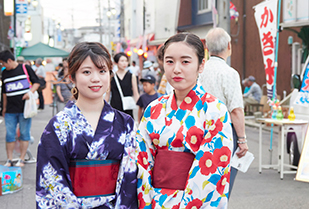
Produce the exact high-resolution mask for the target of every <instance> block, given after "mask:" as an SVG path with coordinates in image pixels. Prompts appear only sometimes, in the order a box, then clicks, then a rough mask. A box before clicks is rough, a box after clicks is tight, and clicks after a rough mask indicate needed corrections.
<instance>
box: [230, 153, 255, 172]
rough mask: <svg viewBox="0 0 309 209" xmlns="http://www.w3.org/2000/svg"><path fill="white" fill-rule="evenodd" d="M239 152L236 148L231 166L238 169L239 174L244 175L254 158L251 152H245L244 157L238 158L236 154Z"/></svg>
mask: <svg viewBox="0 0 309 209" xmlns="http://www.w3.org/2000/svg"><path fill="white" fill-rule="evenodd" d="M237 152H239V147H237V149H236V151H235V154H234V156H233V157H232V161H231V166H232V167H234V168H236V169H238V170H239V171H241V172H244V173H246V172H247V170H248V168H249V166H250V165H251V163H252V161H253V160H254V156H253V154H252V153H251V152H247V153H246V155H245V156H243V157H242V158H239V157H238V156H237V155H236V153H237Z"/></svg>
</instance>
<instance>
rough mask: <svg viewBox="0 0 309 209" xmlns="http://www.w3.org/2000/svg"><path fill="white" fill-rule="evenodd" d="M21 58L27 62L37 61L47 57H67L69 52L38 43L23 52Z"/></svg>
mask: <svg viewBox="0 0 309 209" xmlns="http://www.w3.org/2000/svg"><path fill="white" fill-rule="evenodd" d="M20 55H21V56H23V57H24V58H25V59H26V60H35V59H37V58H42V59H44V58H45V57H67V56H68V55H69V52H66V51H64V50H61V49H57V48H54V47H51V46H48V45H46V44H43V43H41V42H40V43H37V44H35V45H33V46H31V47H28V48H25V49H23V50H22V52H21V54H20Z"/></svg>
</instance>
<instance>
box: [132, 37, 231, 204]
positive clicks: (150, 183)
mask: <svg viewBox="0 0 309 209" xmlns="http://www.w3.org/2000/svg"><path fill="white" fill-rule="evenodd" d="M162 47H163V48H162V49H161V50H159V52H161V54H160V55H159V56H158V57H159V58H161V59H162V61H163V66H164V71H165V75H166V78H167V81H168V82H169V83H170V84H171V85H172V86H173V88H174V91H173V93H172V94H170V95H166V96H163V97H160V98H159V99H157V100H155V101H153V102H152V103H150V104H149V105H148V107H147V108H146V110H145V113H144V117H143V118H142V120H141V123H140V125H139V128H138V132H137V140H138V146H137V150H138V156H137V164H138V175H137V177H138V183H137V191H138V202H139V208H144V209H151V208H155V209H159V208H165V209H178V208H181V209H193V208H194V209H197V208H203V209H205V208H207V209H208V208H227V204H228V191H229V178H230V159H231V151H232V150H233V140H232V137H233V136H232V128H231V124H230V123H231V122H230V117H229V113H228V111H227V108H226V106H225V105H224V104H223V103H222V102H220V101H219V100H218V99H217V98H215V97H214V96H212V95H210V94H208V93H205V91H204V90H203V88H202V87H201V86H200V85H198V84H197V78H198V75H199V73H201V72H202V71H203V68H204V63H205V60H204V46H203V43H202V42H201V40H200V39H199V37H197V36H196V35H193V34H188V33H180V34H177V35H174V36H172V37H171V38H169V39H168V40H167V41H166V42H165V43H164V45H163V46H162Z"/></svg>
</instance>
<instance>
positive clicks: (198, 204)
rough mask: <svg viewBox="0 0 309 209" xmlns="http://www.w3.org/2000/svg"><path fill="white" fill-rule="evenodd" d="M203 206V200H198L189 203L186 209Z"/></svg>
mask: <svg viewBox="0 0 309 209" xmlns="http://www.w3.org/2000/svg"><path fill="white" fill-rule="evenodd" d="M202 205H203V202H202V200H200V199H197V198H196V199H194V200H192V201H191V202H189V203H188V205H187V206H186V209H195V208H201V207H202Z"/></svg>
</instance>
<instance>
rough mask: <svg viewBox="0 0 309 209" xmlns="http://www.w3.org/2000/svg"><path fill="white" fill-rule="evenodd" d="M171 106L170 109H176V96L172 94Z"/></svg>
mask: <svg viewBox="0 0 309 209" xmlns="http://www.w3.org/2000/svg"><path fill="white" fill-rule="evenodd" d="M171 108H172V110H177V109H178V106H177V102H176V98H175V96H174V95H173V98H172V103H171Z"/></svg>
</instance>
